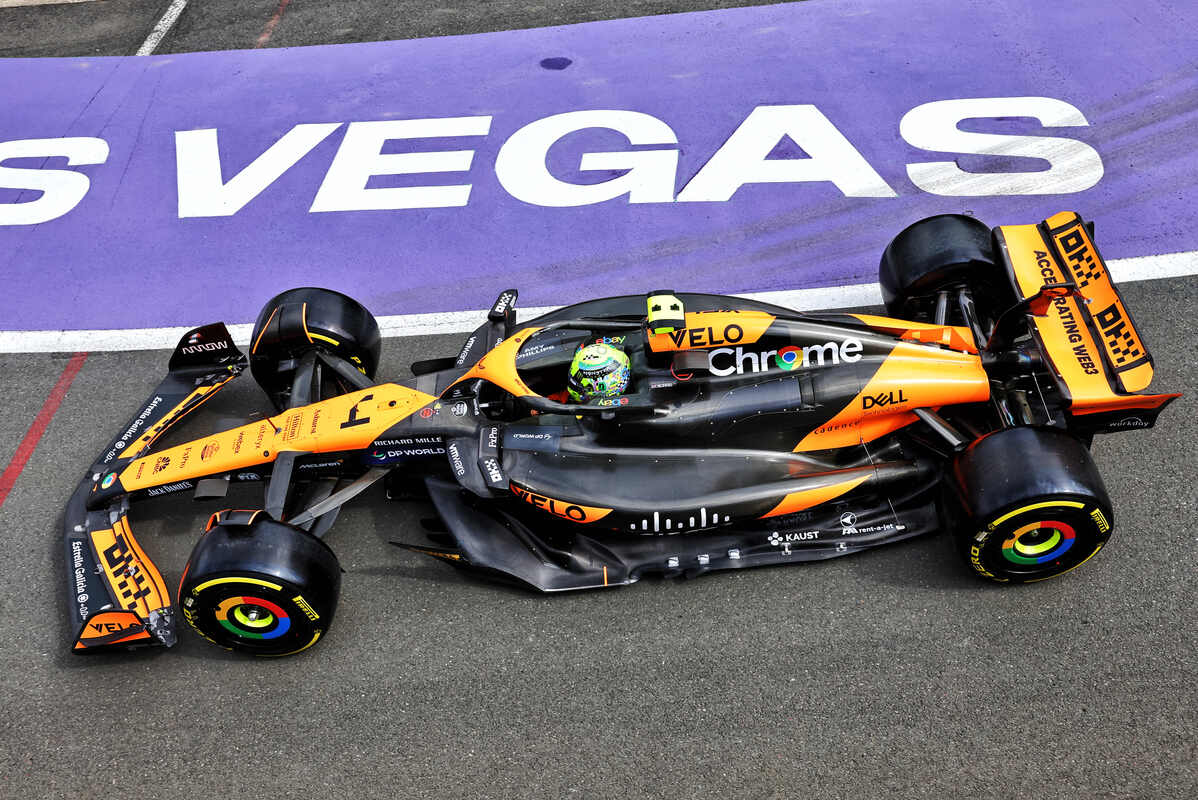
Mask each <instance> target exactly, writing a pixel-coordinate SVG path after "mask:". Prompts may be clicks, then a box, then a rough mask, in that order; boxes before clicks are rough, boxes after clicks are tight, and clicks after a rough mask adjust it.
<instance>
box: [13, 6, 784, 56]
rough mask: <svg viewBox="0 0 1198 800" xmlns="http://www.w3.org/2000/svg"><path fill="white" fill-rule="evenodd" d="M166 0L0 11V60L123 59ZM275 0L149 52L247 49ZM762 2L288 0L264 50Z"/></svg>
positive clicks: (190, 12)
mask: <svg viewBox="0 0 1198 800" xmlns="http://www.w3.org/2000/svg"><path fill="white" fill-rule="evenodd" d="M169 5H170V1H169V0H104V2H99V3H78V4H68V5H57V6H36V7H19V8H0V57H10V58H16V57H33V56H123V55H132V54H133V53H134V52H135V51H136V50H137V48H138V47H139V46H140V45H141V43H142V41H144V40H145V38H146V36H147V34H149V32H150V30H151V29H152V28H153V27H154V24H155V23H156V22H157V21H158V19H159V18H160V17H161V16H162V13H163V12H164V11H165V10H166V8H167V7H168V6H169ZM280 5H281V3H280V0H190V2H189V3H188V4H187V7H186V8H185V9H184V11H183V13H182V15H180V17H179V19H178V21H177V22H176V23H175V26H174V27H173V29H172V30H171V32H170V33H169V34H167V36H166V38H165V39H163V41H162V43H161V44H160V45H159V47H158V49H157V50H156V52H157V53H185V52H191V51H196V50H236V49H241V48H248V47H254V46H255V45H256V44H257V41H258V38H259V36H261V34H262V32H263V30H265V28H266V25H267V23H268V22H269V21H270V20H271V18H272V17H273V16H274V15H275V14H276V13H277V12H278V11H279V8H280ZM752 5H766V4H765V3H762V2H760V0H591V1H589V2H588V0H554V2H527V1H526V0H487V2H477V1H476V0H452V1H449V2H440V3H429V2H424V0H390V1H389V2H379V0H293V1H292V2H288V3H286V5H285V7H284V8H283V11H282V14H281V17H280V19H279V21H278V23H277V24H276V25H275V26H274V29H273V32H272V35H271V37H270V39H269V41H267V42H266V44H265V46H267V47H295V46H299V45H312V44H334V43H338V42H372V41H382V40H387V39H415V38H420V37H425V36H450V35H456V34H465V33H483V32H487V31H500V30H512V29H515V28H535V27H543V26H546V25H566V24H571V23H575V22H591V21H593V20H600V19H615V18H619V17H637V16H647V15H652V14H666V13H674V12H679V11H697V10H703V9H714V8H734V7H740V6H752Z"/></svg>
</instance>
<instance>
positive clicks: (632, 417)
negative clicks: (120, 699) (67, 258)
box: [64, 213, 1178, 655]
mask: <svg viewBox="0 0 1198 800" xmlns="http://www.w3.org/2000/svg"><path fill="white" fill-rule="evenodd" d="M879 279H880V284H881V288H882V294H883V298H884V300H885V305H886V311H887V316H878V315H874V314H869V313H846V312H840V313H800V312H796V311H791V310H788V309H785V308H780V307H777V306H774V305H769V304H766V303H762V302H756V301H753V300H748V299H743V298H738V297H730V296H717V295H709V294H686V293H676V292H674V291H657V292H651V293H649V294H647V295H645V294H642V295H636V296H625V297H611V298H606V299H600V300H592V301H588V302H583V303H579V304H576V305H570V306H567V307H565V308H561V309H560V310H557V311H554V312H552V313H549V314H545V315H544V316H541V317H539V318H537V319H534V320H530V321H528V322H523V323H517V321H516V311H515V302H516V292H515V291H514V290H508V291H505V292H503V293H502V294H501V295H500V296H499V298H498V300H497V301H496V302H495V304H494V307H493V308H492V309H491V310H490V312H489V314H488V315H487V319H486V321H485V322H484V323H483V324H482V325H481V326H480V327H479V328H478V329H477V330H476V331H475V332H474V333H473V334H471V335H470V336H469V337H468V338H467V339H466V342H465V344H464V345H463V346H462V348H461V350H460V352H458V353H457V354H456V355H452V356H449V357H445V358H438V359H433V360H428V361H422V362H418V363H416V364H413V365H412V373H413V376H412V377H409V378H405V379H402V380H397V381H395V382H378V381H376V379H375V372H376V369H377V367H378V363H379V353H380V336H379V329H378V326H377V323H376V322H375V320H374V318H373V317H372V316H371V315H370V313H369V312H367V310H366V309H365V308H364V307H363V306H362V305H360V304H359V303H357V302H355V301H354V300H352V299H350V298H349V297H347V296H345V295H342V294H339V293H337V292H333V291H330V290H326V289H315V288H301V289H292V290H290V291H285V292H283V293H282V294H280V295H278V296H277V297H275V298H273V299H272V300H270V301H269V302H268V303H267V304H266V306H265V307H264V308H263V310H262V312H261V314H260V315H259V317H258V319H257V321H256V323H255V325H254V328H253V332H252V335H251V337H250V342H249V355H248V359H247V357H246V356H245V355H244V354H242V353H241V352H240V351H239V350H238V348H237V347H236V346H235V344H234V342H233V341H232V339H231V338H230V337H229V334H228V332H227V330H226V328H225V326H224V325H223V324H221V323H216V324H212V325H207V326H204V327H200V328H197V329H195V330H193V331H190V332H189V333H188V334H187V335H185V336H184V337H183V339H182V340H181V341H180V342H179V345H178V347H177V348H176V349H175V351H174V353H173V355H172V357H171V359H170V364H169V371H168V373H167V375H166V377H165V379H164V380H163V381H162V382H161V384H160V385H159V386H158V387H157V388H156V389H155V390H154V391H153V393H152V394H151V395H150V397H149V399H148V400H147V401H146V402H145V403H143V404H142V405H141V406H140V407H138V409H137V410H136V412H135V413H134V415H133V417H132V419H131V420H130V421H129V423H128V424H127V425H125V426H124V427H123V428H121V429H120V431H119V432H118V433H117V434H116V436H115V437H114V438H113V439H112V441H111V442H110V444H109V445H108V446H107V447H105V448H104V450H103V451H102V452H101V453H100V455H99V457H98V458H97V459H96V461H95V462H94V464H93V465H92V466H91V467H90V468H89V469H88V470H87V472H86V474H85V476H84V478H83V480H82V482H81V483H80V484H79V487H78V490H77V491H76V492H75V493H74V495H73V496H72V497H71V499H70V502H69V505H68V507H67V510H66V513H65V531H64V533H65V541H64V544H65V558H66V576H67V579H68V588H67V595H68V598H69V612H70V632H71V636H72V639H71V647H72V648H73V650H74V651H75V652H79V653H91V652H95V651H98V650H106V649H112V648H126V647H134V646H141V645H148V644H158V645H170V644H172V643H174V641H175V638H176V627H177V621H178V617H179V616H181V617H182V618H183V620H184V621H186V623H187V624H188V625H189V626H190V627H192V628H193V629H195V630H196V631H197V632H198V633H199V634H200V635H202V636H204V637H205V638H207V639H209V640H211V641H212V642H214V643H216V644H218V645H221V646H223V647H226V648H230V649H236V650H239V651H244V652H247V653H252V654H258V655H285V654H290V653H293V652H298V651H300V650H303V649H305V648H307V647H309V646H311V645H313V644H314V643H316V642H317V641H318V640H319V639H320V638H321V637H322V636H323V635H324V634H325V633H326V632H327V631H328V629H329V625H330V623H331V622H332V619H333V615H334V612H335V610H336V606H337V597H338V591H339V588H340V581H341V571H340V569H339V567H338V562H337V558H336V557H335V555H334V554H333V551H332V550H331V549H330V547H329V546H328V544H327V543H326V542H325V534H326V533H327V532H328V531H329V529H330V526H331V525H332V524H333V521H334V519H335V518H336V516H337V512H338V509H339V508H340V507H341V506H342V505H343V504H344V503H346V502H347V501H349V500H350V499H351V498H353V497H355V496H356V495H358V494H360V493H361V492H362V491H364V490H365V489H366V488H367V487H369V486H371V484H373V483H375V482H376V481H381V482H382V483H383V485H384V486H385V487H386V490H387V495H388V497H391V498H393V499H396V498H398V499H408V500H411V499H417V500H419V501H423V502H429V503H431V505H432V507H434V508H435V511H436V518H437V520H438V524H437V526H435V527H436V529H435V530H431V531H430V532H429V534H428V537H427V538H426V539H423V540H422V541H419V542H411V541H409V542H404V543H403V546H405V547H408V548H409V549H411V550H414V551H416V552H418V553H424V554H427V555H428V556H431V557H433V558H436V559H440V560H442V561H443V562H445V563H447V564H449V565H452V566H453V567H457V568H460V569H462V570H466V571H468V572H470V573H474V574H478V575H485V576H489V577H492V578H497V579H501V580H506V581H511V582H515V583H517V584H520V585H522V586H525V587H530V588H532V589H536V590H540V591H545V592H558V591H564V590H568V589H596V588H602V587H613V586H620V585H624V584H630V583H633V582H635V581H636V580H637V579H638V578H640V577H642V576H645V575H666V576H669V575H687V576H693V575H698V574H701V573H706V572H711V571H716V570H728V569H740V568H744V567H755V566H762V565H776V564H793V563H799V562H806V561H813V560H819V559H828V558H833V557H836V556H843V555H848V554H850V553H856V552H859V551H861V550H865V549H868V548H873V547H877V546H879V545H883V544H887V543H890V542H896V541H899V540H903V539H907V538H910V537H913V536H918V535H921V534H927V533H931V532H933V531H938V530H945V531H947V533H948V534H949V535H950V536H951V537H953V539H954V541H955V542H956V545H957V548H958V549H959V551H960V554H961V559H962V562H963V565H964V567H965V568H966V569H968V570H971V571H972V572H973V573H975V574H976V575H977V576H979V577H980V578H984V579H989V580H991V581H997V582H1001V583H1008V584H1010V583H1022V582H1029V581H1038V580H1041V579H1044V578H1049V577H1053V576H1056V575H1060V574H1062V573H1065V572H1068V571H1069V570H1072V569H1074V568H1075V567H1077V566H1080V565H1081V564H1083V563H1084V562H1086V561H1087V560H1088V559H1090V558H1091V557H1092V556H1094V555H1095V554H1096V553H1097V552H1098V551H1099V549H1100V548H1102V546H1103V545H1104V544H1105V543H1106V542H1107V540H1108V539H1109V537H1110V536H1111V533H1112V530H1113V529H1114V525H1115V514H1114V512H1113V509H1112V508H1111V502H1110V499H1109V497H1108V494H1107V491H1106V489H1105V488H1104V486H1103V482H1102V479H1101V478H1100V477H1099V474H1098V471H1097V469H1096V468H1095V464H1094V461H1093V459H1092V458H1091V455H1090V452H1089V446H1090V443H1091V441H1092V438H1093V437H1094V435H1095V434H1100V433H1110V432H1116V431H1127V430H1133V429H1142V428H1148V427H1151V426H1152V425H1153V424H1154V422H1155V421H1156V418H1157V416H1158V414H1159V413H1160V412H1161V410H1162V409H1163V408H1164V407H1165V406H1166V405H1167V404H1168V403H1169V402H1170V401H1171V400H1173V399H1174V398H1175V397H1177V396H1178V395H1175V394H1148V393H1145V391H1144V390H1145V389H1147V387H1148V384H1149V382H1150V380H1151V378H1152V375H1153V362H1152V358H1151V356H1150V355H1149V352H1148V348H1147V347H1146V345H1145V344H1144V340H1143V338H1142V337H1141V336H1140V334H1139V332H1138V331H1137V329H1136V326H1135V324H1134V323H1133V321H1132V318H1131V315H1130V313H1129V311H1128V309H1127V307H1126V306H1125V305H1124V302H1123V299H1122V298H1121V296H1120V294H1119V292H1118V291H1117V290H1116V288H1115V287H1114V285H1113V284H1112V282H1111V279H1110V276H1109V274H1108V271H1107V268H1106V265H1105V264H1104V262H1103V260H1102V258H1101V257H1100V256H1099V253H1098V251H1097V249H1096V248H1095V245H1094V242H1093V227H1092V225H1090V224H1089V223H1086V222H1084V221H1083V220H1082V219H1081V218H1080V217H1078V216H1077V215H1076V214H1073V213H1061V214H1058V215H1056V216H1054V217H1052V218H1050V219H1048V220H1046V221H1045V222H1043V223H1040V224H1032V225H1012V226H1001V227H998V228H995V229H993V230H991V229H990V228H988V227H987V226H986V225H984V224H982V223H981V222H979V221H978V220H976V219H974V218H972V217H968V216H960V215H942V216H938V217H931V218H928V219H925V220H922V221H920V222H917V223H915V224H914V225H911V226H910V227H908V228H907V229H906V230H904V231H902V232H901V233H900V234H899V235H898V236H897V237H896V238H895V239H894V240H893V241H892V242H891V243H890V245H889V246H888V247H887V248H886V250H885V252H884V254H883V256H882V261H881V268H880V276H879ZM595 342H601V343H604V344H606V345H609V346H611V347H615V348H618V349H619V350H620V351H621V352H622V353H623V354H624V355H625V356H626V357H627V362H626V363H627V364H628V365H629V381H628V385H627V387H626V388H625V390H624V391H623V392H621V393H620V394H619V395H618V396H604V397H598V398H589V399H585V400H577V399H574V398H572V397H570V396H569V395H565V394H564V393H562V388H563V386H564V385H565V383H566V381H567V371H568V369H569V367H570V365H571V363H572V359H573V358H574V356H575V354H576V353H577V352H578V351H579V348H580V347H583V346H586V345H588V344H590V343H595ZM247 365H248V366H249V368H250V371H251V373H252V375H253V376H254V378H255V379H256V381H257V382H258V384H259V385H260V386H261V387H262V388H263V389H264V390H265V392H266V394H267V396H268V397H269V399H270V401H271V403H272V404H273V406H274V411H273V413H269V414H266V415H264V416H261V417H260V418H258V419H256V420H253V419H251V421H248V422H246V423H245V424H241V425H238V426H236V427H233V428H231V429H229V430H224V431H223V432H219V433H215V434H213V435H209V436H204V437H201V438H198V439H194V440H192V441H185V442H183V443H181V444H176V445H174V446H171V447H166V448H162V447H159V448H155V447H154V444H155V442H156V440H158V439H159V437H161V436H162V434H163V433H164V432H165V431H167V430H168V429H169V428H171V427H172V426H174V425H175V424H176V423H177V422H179V421H180V420H181V419H183V418H184V417H186V416H187V415H188V414H190V413H191V412H193V411H195V410H196V409H197V408H199V407H200V406H202V405H203V404H204V403H205V402H206V401H208V400H209V398H211V397H212V396H213V394H214V393H215V392H217V391H218V390H219V389H220V388H221V387H222V386H224V385H225V384H227V383H228V382H229V381H230V380H232V379H233V378H234V377H236V376H237V375H238V374H239V373H241V372H242V371H243V369H244V368H245V367H246V366H247ZM243 481H260V482H262V483H263V484H264V492H263V496H262V500H261V502H260V503H258V504H256V506H255V507H254V508H250V509H248V510H224V511H219V512H217V513H215V514H212V515H211V517H210V519H209V520H208V524H207V529H206V530H205V531H204V533H203V534H202V536H200V538H199V539H198V541H197V543H196V545H195V547H194V550H193V552H192V554H191V557H190V559H189V561H188V563H187V565H186V567H185V568H184V569H183V572H182V579H181V581H180V584H179V587H178V591H177V592H175V593H172V592H171V591H170V590H169V589H168V587H167V585H166V583H165V582H164V580H163V578H162V575H161V573H160V572H159V570H158V568H157V567H156V566H155V565H154V564H153V563H152V562H151V560H150V559H149V557H148V556H147V555H146V551H145V550H144V549H143V547H142V545H141V544H140V543H139V542H138V541H137V540H136V539H135V537H134V535H133V532H132V530H131V528H130V522H129V519H130V513H129V512H130V507H131V504H132V503H134V502H135V501H137V500H139V499H141V498H145V497H150V496H158V495H162V494H172V493H182V492H194V493H195V494H196V495H197V496H200V497H214V496H217V497H218V496H222V495H223V494H224V490H225V489H226V488H227V487H228V485H229V483H230V482H243ZM404 538H408V539H410V538H411V537H410V536H405V537H404Z"/></svg>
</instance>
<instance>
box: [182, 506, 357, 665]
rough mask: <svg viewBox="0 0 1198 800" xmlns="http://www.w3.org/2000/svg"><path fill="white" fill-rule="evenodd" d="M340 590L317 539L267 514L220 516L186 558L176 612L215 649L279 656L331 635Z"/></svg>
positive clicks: (333, 561)
mask: <svg viewBox="0 0 1198 800" xmlns="http://www.w3.org/2000/svg"><path fill="white" fill-rule="evenodd" d="M340 590H341V568H340V566H339V565H338V563H337V557H336V556H335V555H334V554H333V551H332V550H331V549H330V548H329V546H328V545H327V544H325V543H324V542H322V541H321V540H320V539H317V538H316V537H315V536H313V535H312V534H310V533H308V532H307V531H305V530H303V529H301V528H297V527H295V526H293V525H287V524H286V523H282V522H276V521H274V520H272V519H270V518H269V517H267V516H266V514H265V513H264V512H257V513H256V514H253V513H251V512H243V511H234V512H220V513H219V514H216V515H214V516H213V519H212V521H211V522H210V523H209V528H208V530H207V531H205V532H204V535H203V536H202V537H200V540H199V542H197V543H196V546H195V549H194V550H193V551H192V553H191V558H190V559H188V562H187V569H186V570H185V571H184V572H183V580H182V582H181V583H180V584H179V607H180V608H181V609H182V610H183V617H184V619H186V620H187V622H188V624H190V625H191V627H192V628H193V629H194V630H195V631H196V632H197V633H199V634H200V635H201V636H203V637H204V638H205V639H207V640H208V641H210V642H212V643H213V644H216V645H219V646H221V647H224V648H226V649H228V650H237V651H239V652H243V653H249V654H251V655H256V656H284V655H291V654H293V653H298V652H300V651H301V650H305V649H307V648H309V647H311V646H312V645H314V644H316V642H317V641H318V640H319V639H320V638H321V637H322V636H323V635H324V634H325V633H326V632H327V631H328V629H329V625H330V624H332V621H333V615H334V613H335V612H336V610H337V596H338V594H339V593H340Z"/></svg>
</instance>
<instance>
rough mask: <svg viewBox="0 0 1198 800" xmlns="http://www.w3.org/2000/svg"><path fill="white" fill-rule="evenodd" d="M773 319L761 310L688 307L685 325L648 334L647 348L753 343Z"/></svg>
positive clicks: (659, 350) (666, 349)
mask: <svg viewBox="0 0 1198 800" xmlns="http://www.w3.org/2000/svg"><path fill="white" fill-rule="evenodd" d="M775 319H776V318H775V317H774V316H773V315H772V314H767V313H765V312H764V311H690V312H687V314H686V327H685V328H679V329H678V330H676V331H674V332H672V333H656V334H653V335H651V336H650V337H649V348H650V349H651V350H653V352H655V353H668V352H673V351H675V350H706V349H708V348H712V347H727V346H728V345H730V344H752V343H753V342H755V341H757V340H758V339H760V338H761V337H762V335H764V334H765V331H766V329H767V328H769V326H770V325H771V324H773V322H774V320H775Z"/></svg>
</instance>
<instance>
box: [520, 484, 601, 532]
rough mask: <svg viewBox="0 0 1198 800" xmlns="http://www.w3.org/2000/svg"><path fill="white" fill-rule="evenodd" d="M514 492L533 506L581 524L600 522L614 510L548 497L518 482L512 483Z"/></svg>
mask: <svg viewBox="0 0 1198 800" xmlns="http://www.w3.org/2000/svg"><path fill="white" fill-rule="evenodd" d="M510 486H511V489H512V494H514V495H515V496H516V497H518V498H520V499H521V500H523V501H524V502H526V503H528V504H529V505H531V506H534V507H536V508H539V509H540V510H541V511H544V512H546V513H549V514H553V515H554V516H555V517H559V518H561V519H568V520H570V521H571V522H577V523H579V524H581V525H586V524H589V523H591V522H598V521H599V520H601V519H603V518H604V517H606V516H607V515H608V514H610V513H611V512H612V509H610V508H597V507H595V506H584V505H580V504H578V503H571V502H569V501H567V500H558V499H556V498H553V497H548V496H546V495H543V494H538V493H537V492H534V491H531V490H529V489H525V488H524V487H523V486H520V485H518V484H516V483H511V484H510Z"/></svg>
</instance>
